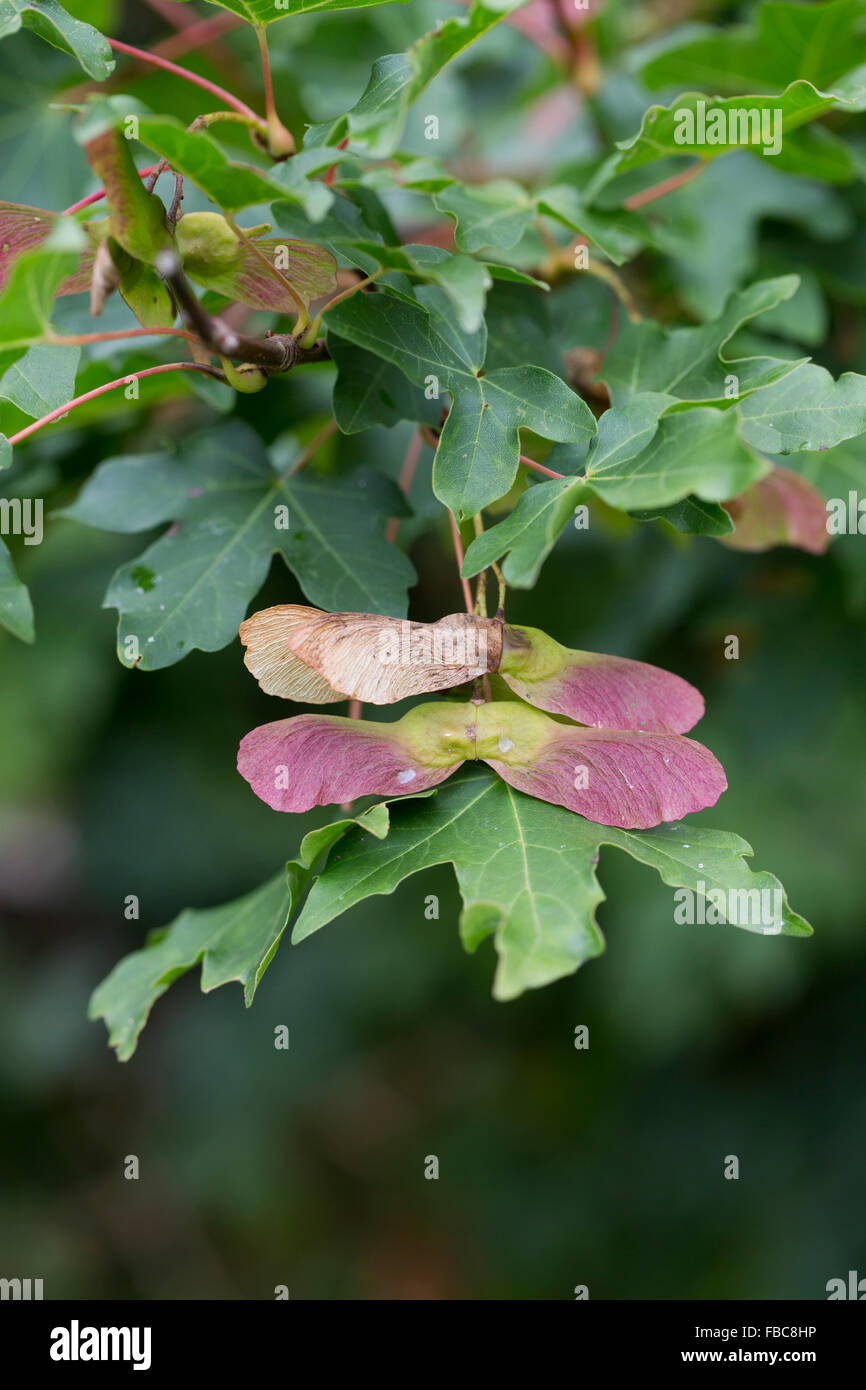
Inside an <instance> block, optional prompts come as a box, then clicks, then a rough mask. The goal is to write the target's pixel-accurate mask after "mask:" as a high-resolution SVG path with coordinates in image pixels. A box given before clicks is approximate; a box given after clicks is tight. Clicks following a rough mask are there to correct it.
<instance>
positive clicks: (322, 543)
mask: <svg viewBox="0 0 866 1390" xmlns="http://www.w3.org/2000/svg"><path fill="white" fill-rule="evenodd" d="M285 508H288V513H287V514H286V513H285V511H284V510H282V509H285ZM404 510H405V503H404V502H403V500H402V498H401V495H400V493H399V492H398V491H397V489H396V487H394V485H393V484H391V483H390V481H389V480H388V479H385V478H380V477H379V476H378V475H375V476H374V477H371V478H369V479H367V478H365V477H363V476H360V477H358V478H351V479H342V480H340V481H339V482H338V483H330V482H328V483H325V482H322V481H320V480H318V479H315V478H307V477H305V476H303V475H299V476H298V477H292V476H288V475H287V474H286V473H285V472H277V471H275V469H274V467H273V466H272V465H271V463H270V462H269V460H268V457H267V455H266V453H265V450H264V447H263V446H262V444H261V441H260V440H259V439H258V437H257V436H256V435H254V434H253V433H252V431H251V430H249V429H248V428H247V427H246V426H244V425H241V424H240V423H238V422H232V423H231V424H228V425H224V426H222V427H220V428H219V429H217V430H216V431H213V432H208V433H207V434H204V435H200V436H198V437H197V438H195V439H193V440H191V441H190V442H189V443H188V444H185V445H184V447H183V448H182V449H181V451H180V453H179V454H178V455H171V454H156V455H143V456H134V455H126V456H123V457H121V458H117V459H108V460H106V462H105V463H103V464H101V465H100V467H99V468H98V469H97V470H96V472H95V473H94V475H93V477H92V478H91V479H90V480H89V481H88V482H87V483H86V484H85V486H84V488H83V489H82V492H81V494H80V496H79V497H78V499H77V501H76V502H75V503H73V505H72V506H71V507H67V508H65V509H64V511H62V512H61V513H60V515H62V516H65V517H67V518H69V519H71V520H74V521H80V522H83V523H84V524H85V525H88V526H95V527H99V528H100V529H104V530H112V531H124V532H135V531H142V530H147V529H149V528H150V527H152V526H155V525H158V524H159V523H161V522H165V521H173V522H174V525H173V526H172V527H171V528H170V530H169V531H168V532H167V533H166V534H165V535H163V536H162V537H160V539H159V540H157V541H155V542H154V543H153V544H152V545H150V546H148V548H147V549H146V550H145V551H144V552H143V553H142V554H141V555H139V556H138V557H137V558H136V559H135V560H133V561H130V563H129V564H127V565H124V566H123V567H122V568H121V569H120V570H118V572H117V574H116V575H115V576H114V578H113V579H112V581H111V584H110V586H109V589H108V592H107V594H106V596H105V606H106V607H111V608H117V609H118V611H119V614H120V617H119V622H118V655H119V657H120V660H121V661H122V662H123V663H124V665H127V666H136V665H137V666H140V667H141V668H142V669H144V670H156V669H159V668H160V667H163V666H170V665H172V664H173V663H174V662H176V661H180V660H181V659H182V658H183V657H184V656H186V655H187V654H188V653H189V652H190V651H192V650H193V649H194V648H199V649H200V650H202V651H217V650H218V649H219V648H220V647H224V646H226V644H227V643H229V642H231V641H232V640H233V638H234V637H235V636H236V634H237V629H238V625H239V624H240V622H241V620H242V619H243V617H244V615H245V613H246V610H247V607H248V605H249V602H250V600H251V599H252V598H253V596H254V595H255V594H256V593H257V592H258V590H259V589H260V588H261V586H262V584H263V583H264V581H265V578H266V576H267V573H268V570H269V568H270V564H271V557H272V555H273V554H274V553H275V552H276V553H278V554H280V555H282V557H283V559H284V560H285V562H286V564H287V565H288V566H289V568H290V569H291V570H292V571H293V572H294V573H295V574H296V576H297V578H298V581H299V583H300V584H301V587H302V588H303V590H304V592H305V594H306V595H307V597H308V598H309V600H310V602H311V603H314V604H316V605H317V606H319V607H321V608H326V609H334V610H340V609H350V610H360V611H363V612H371V613H377V612H378V613H390V614H393V613H402V612H405V610H406V591H407V588H408V586H409V584H410V583H411V582H412V578H413V575H414V571H413V569H412V566H411V564H410V563H409V561H408V560H407V558H406V556H405V555H404V554H403V552H402V551H400V550H398V549H397V547H396V546H393V545H390V544H389V543H388V542H387V541H386V540H385V537H384V528H385V523H386V520H387V518H388V517H389V516H391V515H400V514H401V512H403V511H404ZM284 523H285V524H284ZM130 636H134V637H135V638H136V641H137V646H138V652H139V653H140V655H138V654H136V653H135V651H134V649H133V647H132V646H130V644H129V640H128V639H129V638H130Z"/></svg>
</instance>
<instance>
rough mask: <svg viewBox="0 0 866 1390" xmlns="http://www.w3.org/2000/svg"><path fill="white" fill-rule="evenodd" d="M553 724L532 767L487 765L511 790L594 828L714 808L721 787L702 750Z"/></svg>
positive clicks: (660, 737) (719, 772)
mask: <svg viewBox="0 0 866 1390" xmlns="http://www.w3.org/2000/svg"><path fill="white" fill-rule="evenodd" d="M556 727H558V729H559V732H557V733H556V734H554V736H553V737H552V738H551V739H550V741H549V742H548V744H547V745H546V747H544V748H543V749H541V750H540V751H539V752H538V753H536V755H535V757H534V758H533V760H532V763H531V765H526V764H524V765H520V764H515V763H513V762H504V761H500V760H498V759H495V758H488V759H487V760H486V761H487V762H489V764H490V766H491V767H492V768H494V769H495V771H496V772H498V773H499V775H500V777H502V778H503V780H504V781H506V782H508V783H510V785H511V786H512V787H516V788H517V790H518V791H522V792H526V793H527V794H528V795H529V796H535V797H538V798H539V799H540V800H541V801H550V802H553V803H554V804H555V805H557V806H565V807H567V809H568V810H569V811H576V812H577V813H578V815H581V816H585V817H586V818H587V820H591V821H597V822H599V823H600V824H601V825H616V826H619V827H620V829H623V830H649V829H650V828H651V827H652V826H654V825H659V824H660V823H661V822H662V821H675V820H680V819H681V817H682V816H686V815H689V814H690V813H691V812H693V811H702V810H703V809H704V808H705V807H707V806H712V805H714V804H715V802H716V801H718V799H719V797H720V796H721V794H722V792H723V791H724V790H725V788H726V787H727V785H728V783H727V779H726V778H725V773H724V769H723V768H722V766H721V764H720V763H719V762H718V761H717V760H716V758H714V757H713V755H712V753H711V752H710V751H709V749H708V748H705V747H704V746H703V744H701V743H696V742H695V741H694V740H693V739H690V738H682V737H681V736H680V735H679V734H640V733H630V732H627V731H621V732H618V731H613V730H608V729H574V730H571V729H568V728H567V727H565V726H556Z"/></svg>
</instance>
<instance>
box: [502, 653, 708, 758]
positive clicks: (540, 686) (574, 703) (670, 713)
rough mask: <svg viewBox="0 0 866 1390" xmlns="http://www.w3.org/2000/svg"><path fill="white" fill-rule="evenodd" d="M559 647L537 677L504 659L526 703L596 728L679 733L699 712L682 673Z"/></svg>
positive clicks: (697, 698)
mask: <svg viewBox="0 0 866 1390" xmlns="http://www.w3.org/2000/svg"><path fill="white" fill-rule="evenodd" d="M513 631H515V633H516V634H518V635H519V634H520V633H521V631H522V630H521V629H519V628H518V629H513ZM528 631H531V630H528ZM560 650H561V652H562V657H563V661H562V664H561V666H560V669H559V670H557V671H555V672H552V673H551V674H550V675H548V676H546V677H545V678H543V679H541V680H531V679H529V678H528V675H522V674H521V673H520V672H519V671H515V672H511V671H509V670H508V668H507V662H505V663H503V667H502V669H501V671H500V674H501V676H502V678H503V680H504V681H505V682H506V683H507V684H508V685H509V686H510V687H511V689H512V690H513V691H514V693H515V694H516V695H519V696H520V697H521V699H523V700H526V702H527V703H528V704H530V705H535V707H536V708H537V709H543V710H547V712H548V713H549V714H563V715H565V717H566V718H567V719H574V720H576V721H577V722H578V723H579V724H589V725H592V726H593V727H595V728H601V729H639V730H642V731H643V732H645V733H658V734H663V733H675V734H683V733H685V732H686V731H687V730H688V729H691V728H692V727H693V726H694V725H695V724H697V722H698V720H699V719H701V718H702V717H703V713H704V699H703V696H702V695H701V693H700V691H698V690H696V689H695V687H694V686H693V685H690V684H689V682H688V681H685V680H683V679H682V677H681V676H675V675H674V674H673V673H672V672H670V671H663V670H662V669H661V667H659V666H650V665H649V664H648V663H647V662H645V661H632V660H630V659H629V658H627V657H621V656H603V655H601V654H600V653H597V652H580V651H572V650H569V649H568V648H565V647H563V648H560Z"/></svg>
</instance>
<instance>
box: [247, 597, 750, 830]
mask: <svg viewBox="0 0 866 1390" xmlns="http://www.w3.org/2000/svg"><path fill="white" fill-rule="evenodd" d="M240 637H241V641H242V642H243V644H244V646H245V648H246V653H245V656H244V661H245V664H246V666H247V668H248V669H249V670H250V671H251V672H252V674H253V675H254V676H255V677H256V679H257V680H258V682H259V685H260V686H261V687H262V689H263V690H264V691H265V692H266V693H267V694H269V695H278V696H280V697H281V698H283V699H288V700H295V701H299V702H303V703H306V704H332V703H335V702H337V701H340V700H346V699H353V700H360V701H362V702H364V703H365V704H371V705H388V704H393V703H395V702H396V701H398V700H403V699H406V698H407V697H410V696H413V695H421V694H430V693H433V692H437V691H445V690H451V691H455V692H457V694H456V696H455V697H454V698H451V699H448V700H445V701H424V702H423V703H421V704H418V705H416V706H415V707H414V708H413V709H411V710H409V712H408V713H407V714H404V715H403V717H402V719H399V720H397V721H396V722H395V723H393V724H385V723H376V722H372V721H368V720H360V719H346V718H342V717H339V716H335V715H329V714H317V713H310V714H300V715H295V716H294V717H293V718H289V719H278V720H275V721H274V722H273V723H270V724H263V725H261V726H260V727H259V728H256V729H253V730H252V732H251V733H249V734H247V735H246V737H245V738H244V739H243V740H242V742H241V745H240V749H239V752H238V771H239V772H240V773H241V775H242V776H243V777H244V778H245V779H246V780H247V781H248V782H249V784H250V786H251V787H252V789H253V791H254V792H255V793H256V795H257V796H258V797H260V798H261V799H262V800H263V801H265V802H267V804H268V805H269V806H272V807H273V808H274V809H275V810H278V811H292V812H297V811H308V810H310V808H311V807H313V806H321V805H326V804H329V803H334V802H347V801H352V800H354V798H355V797H359V796H367V795H371V794H375V795H379V796H399V795H400V794H403V793H406V792H412V793H417V792H422V791H427V790H429V789H430V788H431V787H435V786H437V785H438V784H439V783H440V782H443V781H444V780H445V779H446V778H447V777H450V776H451V774H452V773H453V772H456V770H457V768H458V767H460V765H461V764H462V763H464V762H466V761H467V760H479V759H480V760H482V761H484V762H486V763H488V764H489V765H490V767H492V768H493V769H494V771H495V772H497V773H498V774H499V776H500V777H502V779H503V780H504V781H505V782H507V783H509V785H510V786H512V787H515V788H517V790H518V791H521V792H525V793H526V794H527V795H529V796H534V797H537V798H538V799H540V800H542V801H548V802H551V803H552V804H554V805H558V806H565V807H566V808H567V809H568V810H570V811H574V812H576V813H578V814H579V815H582V816H585V817H586V818H587V819H588V820H592V821H597V822H599V823H601V824H603V825H615V826H618V827H620V828H621V829H634V830H638V829H639V830H646V829H649V828H650V827H652V826H655V825H659V824H661V822H663V821H674V820H679V819H680V818H681V817H682V816H684V815H687V814H689V813H690V812H692V811H699V810H702V809H703V808H704V807H706V806H712V805H713V804H714V803H715V802H716V801H717V800H718V798H719V796H720V795H721V794H722V792H723V791H724V790H725V788H726V786H727V782H726V780H725V774H724V771H723V769H722V767H721V766H720V764H719V763H718V761H717V760H716V758H715V757H714V756H713V754H712V753H711V752H710V751H709V750H708V749H707V748H705V747H704V746H703V745H702V744H700V743H697V742H695V741H694V740H693V739H689V738H684V737H683V736H682V735H683V733H684V732H685V731H686V730H688V729H691V728H692V727H693V725H694V724H696V723H697V721H698V720H699V719H700V718H701V716H702V715H703V712H704V702H703V699H702V697H701V695H700V694H699V692H698V691H697V690H695V688H694V687H693V686H691V685H689V683H688V682H687V681H684V680H682V679H681V678H680V677H679V676H675V675H672V674H671V673H670V672H668V671H663V670H661V669H659V668H658V667H656V666H650V665H648V664H646V663H645V662H642V661H631V660H627V659H625V658H623V657H617V656H603V655H601V654H599V653H596V652H582V651H573V650H571V649H569V648H567V647H563V646H561V645H560V643H559V642H557V641H556V640H555V639H554V638H552V637H550V636H549V635H548V634H547V633H546V632H542V631H541V630H540V629H538V628H531V627H517V626H513V625H511V624H509V623H506V622H505V621H504V620H503V619H502V618H501V617H496V618H482V617H476V616H473V615H472V614H464V613H460V614H451V615H449V616H447V617H444V618H440V619H439V620H438V622H436V623H409V622H406V621H404V620H402V619H399V618H387V617H380V616H378V615H376V614H374V613H324V612H322V611H321V610H320V609H317V608H308V607H305V606H303V605H300V604H282V605H279V606H277V607H275V608H267V609H264V610H263V611H262V612H259V613H254V614H253V615H252V616H251V617H250V618H248V619H247V620H246V621H245V622H244V623H242V624H241V627H240ZM468 638H470V639H471V640H467V639H468ZM386 651H387V652H390V653H391V654H392V655H393V654H394V653H398V654H399V653H400V652H404V653H405V654H406V656H407V659H405V660H402V661H401V660H399V659H398V660H390V659H389V660H383V652H386ZM482 679H483V681H484V682H486V688H487V689H489V691H490V694H491V697H492V698H489V699H488V698H487V697H486V695H481V694H474V695H472V694H470V695H469V697H468V698H466V695H467V692H466V690H463V691H461V690H460V689H459V688H460V687H466V686H467V683H468V682H472V681H476V682H478V681H480V680H482ZM470 689H471V687H470ZM476 689H478V687H476ZM461 697H462V698H461Z"/></svg>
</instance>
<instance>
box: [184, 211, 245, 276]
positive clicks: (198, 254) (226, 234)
mask: <svg viewBox="0 0 866 1390" xmlns="http://www.w3.org/2000/svg"><path fill="white" fill-rule="evenodd" d="M175 236H176V238H177V249H178V251H179V252H180V254H181V258H182V260H183V266H184V270H186V272H187V273H188V274H189V275H207V274H208V273H210V274H214V273H216V274H219V272H220V271H223V270H228V269H229V268H230V267H231V266H233V265H235V264H236V263H237V261H239V260H240V257H241V242H240V241H239V239H238V238H237V237H236V236H235V234H234V232H233V231H232V229H231V227H230V226H229V224H228V222H227V221H226V219H225V218H224V217H222V216H220V214H219V213H218V212H187V213H185V214H184V216H183V217H182V218H181V219H180V221H179V222H178V224H177V228H176V231H175Z"/></svg>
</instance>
